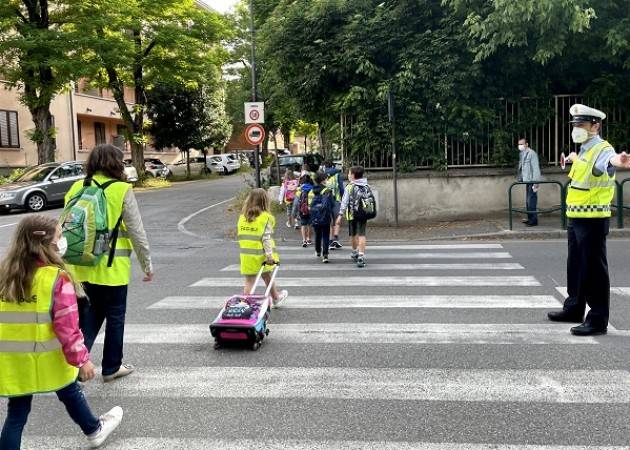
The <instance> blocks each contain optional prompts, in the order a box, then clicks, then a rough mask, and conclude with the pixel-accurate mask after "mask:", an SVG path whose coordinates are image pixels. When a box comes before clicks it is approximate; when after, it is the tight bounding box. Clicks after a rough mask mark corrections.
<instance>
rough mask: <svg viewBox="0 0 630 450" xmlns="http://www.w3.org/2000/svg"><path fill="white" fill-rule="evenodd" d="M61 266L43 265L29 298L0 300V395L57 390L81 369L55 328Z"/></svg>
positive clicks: (35, 278) (37, 274)
mask: <svg viewBox="0 0 630 450" xmlns="http://www.w3.org/2000/svg"><path fill="white" fill-rule="evenodd" d="M60 273H61V270H60V269H59V268H58V267H52V266H45V267H40V268H39V269H37V271H36V272H35V276H34V277H33V285H32V288H31V291H30V298H29V299H28V301H25V302H22V303H13V302H6V301H2V300H0V396H1V397H16V396H22V395H29V394H37V393H44V392H55V391H58V390H59V389H62V388H64V387H66V386H68V385H69V384H71V383H73V382H74V381H75V380H76V379H77V376H78V374H79V369H77V368H76V367H73V366H71V365H70V364H68V363H67V362H66V358H65V356H64V354H63V351H62V349H61V343H60V342H59V339H57V335H56V334H55V331H54V329H53V324H52V315H51V313H50V311H51V310H52V303H53V293H54V289H55V284H56V283H57V280H58V278H59V276H60Z"/></svg>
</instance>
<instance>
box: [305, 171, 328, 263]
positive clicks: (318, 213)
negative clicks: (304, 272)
mask: <svg viewBox="0 0 630 450" xmlns="http://www.w3.org/2000/svg"><path fill="white" fill-rule="evenodd" d="M327 179H328V176H327V175H326V173H324V172H318V173H317V175H316V176H315V186H314V187H313V189H312V190H311V192H310V193H309V194H308V205H309V213H310V218H311V225H312V227H313V231H314V232H315V253H316V254H317V257H318V258H320V257H321V258H322V262H323V263H328V249H329V248H331V247H330V224H331V223H332V222H333V220H334V216H333V203H334V200H333V196H332V191H331V189H330V188H328V187H327V186H326V180H327Z"/></svg>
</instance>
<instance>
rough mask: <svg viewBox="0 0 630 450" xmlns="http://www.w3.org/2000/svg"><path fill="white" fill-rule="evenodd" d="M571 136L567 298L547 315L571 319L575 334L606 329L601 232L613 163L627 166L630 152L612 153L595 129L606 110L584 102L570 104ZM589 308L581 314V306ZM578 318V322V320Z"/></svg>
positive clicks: (605, 232) (607, 301) (612, 192)
mask: <svg viewBox="0 0 630 450" xmlns="http://www.w3.org/2000/svg"><path fill="white" fill-rule="evenodd" d="M570 113H571V116H572V120H571V122H570V123H572V124H573V132H572V139H573V142H575V143H576V144H581V147H580V152H579V153H575V152H573V153H571V154H570V155H569V156H568V158H567V160H568V161H571V162H572V163H573V166H572V168H571V172H570V173H569V178H570V179H571V183H570V185H569V189H568V192H567V217H569V225H568V229H567V234H568V241H569V254H568V261H567V284H568V298H567V299H566V300H565V302H564V307H563V309H562V310H561V311H553V312H550V313H549V314H548V317H549V320H552V321H555V322H574V323H581V325H578V326H575V327H573V328H571V333H573V334H574V335H577V336H592V335H599V334H606V332H607V329H608V313H609V304H610V278H609V276H608V261H607V256H606V236H607V235H608V227H609V224H610V216H611V207H610V204H611V201H612V199H613V197H614V195H615V168H617V167H618V168H630V155H627V154H626V153H622V154H619V155H618V154H617V153H616V152H615V150H614V148H613V147H612V146H611V145H610V144H609V143H608V142H606V141H605V140H603V139H602V138H601V137H600V136H599V134H600V132H601V127H602V121H603V120H604V119H605V118H606V114H604V113H603V112H602V111H599V110H597V109H593V108H589V107H588V106H584V105H573V106H572V107H571V109H570ZM587 304H588V306H589V307H590V311H589V313H588V315H587V316H586V319H584V313H585V309H586V305H587ZM582 322H583V323H582Z"/></svg>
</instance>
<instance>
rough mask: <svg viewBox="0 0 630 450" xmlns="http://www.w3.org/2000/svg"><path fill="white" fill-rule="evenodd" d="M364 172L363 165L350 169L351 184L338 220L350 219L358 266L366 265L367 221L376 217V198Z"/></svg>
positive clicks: (354, 252) (353, 255) (347, 189)
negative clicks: (343, 217)
mask: <svg viewBox="0 0 630 450" xmlns="http://www.w3.org/2000/svg"><path fill="white" fill-rule="evenodd" d="M364 173H365V170H364V169H363V167H361V166H355V167H352V168H351V169H350V172H349V173H348V179H349V180H350V184H349V185H348V186H347V188H346V191H345V192H344V195H343V199H342V200H341V206H340V211H339V215H338V216H337V221H336V224H337V225H341V218H342V216H345V217H346V220H347V221H348V227H349V230H350V239H351V241H352V255H351V258H352V259H353V260H354V261H356V263H357V267H365V247H366V243H367V242H366V241H367V238H366V235H367V233H366V231H367V222H368V220H370V219H373V218H374V217H376V199H375V198H374V193H373V192H372V188H371V187H370V185H369V184H368V182H367V178H365V177H364Z"/></svg>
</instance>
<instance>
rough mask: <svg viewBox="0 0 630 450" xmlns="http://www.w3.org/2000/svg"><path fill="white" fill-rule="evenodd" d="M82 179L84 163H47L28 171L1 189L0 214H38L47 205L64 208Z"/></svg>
mask: <svg viewBox="0 0 630 450" xmlns="http://www.w3.org/2000/svg"><path fill="white" fill-rule="evenodd" d="M84 177H85V173H84V171H83V163H82V162H80V161H71V162H64V163H48V164H42V165H40V166H35V167H32V168H30V169H28V170H27V171H26V172H25V173H24V174H23V175H22V176H20V177H19V178H17V179H16V180H15V181H13V182H11V183H8V184H4V185H0V211H10V210H12V209H27V210H29V211H41V210H43V209H44V208H45V207H46V206H47V205H51V204H63V200H64V197H65V195H66V193H67V192H68V191H69V190H70V188H71V187H72V185H73V184H74V183H75V181H77V180H81V179H83V178H84Z"/></svg>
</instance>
